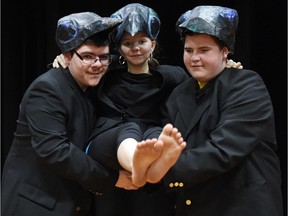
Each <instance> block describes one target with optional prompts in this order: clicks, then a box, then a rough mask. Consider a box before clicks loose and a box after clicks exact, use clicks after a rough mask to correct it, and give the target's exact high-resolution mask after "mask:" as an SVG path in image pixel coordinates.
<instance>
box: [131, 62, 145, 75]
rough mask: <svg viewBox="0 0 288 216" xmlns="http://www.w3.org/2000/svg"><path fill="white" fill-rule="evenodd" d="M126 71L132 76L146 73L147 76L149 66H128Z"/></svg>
mask: <svg viewBox="0 0 288 216" xmlns="http://www.w3.org/2000/svg"><path fill="white" fill-rule="evenodd" d="M128 71H129V73H133V74H143V73H147V74H149V73H150V72H149V66H148V64H143V65H137V66H135V65H128Z"/></svg>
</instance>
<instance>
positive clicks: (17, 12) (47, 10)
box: [1, 0, 287, 212]
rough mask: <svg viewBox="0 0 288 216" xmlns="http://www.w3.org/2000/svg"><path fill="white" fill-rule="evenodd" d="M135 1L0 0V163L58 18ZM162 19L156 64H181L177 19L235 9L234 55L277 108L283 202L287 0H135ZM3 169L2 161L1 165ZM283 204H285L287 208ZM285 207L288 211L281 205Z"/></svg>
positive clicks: (48, 58)
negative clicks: (202, 10)
mask: <svg viewBox="0 0 288 216" xmlns="http://www.w3.org/2000/svg"><path fill="white" fill-rule="evenodd" d="M132 2H134V1H127V0H126V1H120V0H114V1H112V0H105V1H104V0H85V1H80V0H62V1H55V0H49V1H48V0H41V1H18V2H15V1H9V0H6V1H5V2H3V1H2V4H1V108H2V109H1V164H2V165H3V162H4V160H5V157H6V155H7V152H8V150H9V147H10V145H11V142H12V138H13V132H14V130H15V125H16V119H17V115H18V107H19V103H20V100H21V98H22V95H23V93H24V91H25V90H26V88H27V87H28V85H29V84H30V83H31V81H32V80H33V79H35V77H36V76H38V75H40V74H41V73H43V72H44V71H45V70H46V65H47V64H48V63H50V62H52V61H53V59H54V57H55V56H56V55H58V54H59V53H60V51H59V49H58V48H57V46H56V42H55V39H54V34H55V28H56V24H57V20H58V19H59V18H60V17H62V16H65V15H68V14H70V13H75V12H82V11H93V12H96V13H97V14H99V15H101V16H109V15H110V14H111V13H113V12H114V11H116V10H117V9H119V8H120V7H122V6H124V5H125V4H127V3H132ZM138 3H142V4H145V5H147V6H149V7H152V8H154V10H155V11H156V12H157V13H158V15H159V16H160V19H161V21H162V27H161V32H160V35H159V37H158V42H159V44H160V46H161V47H162V49H163V53H162V58H161V59H159V60H160V63H167V64H173V65H182V66H183V63H182V50H181V45H180V42H179V37H178V35H177V34H176V32H175V28H174V26H175V22H176V20H177V18H178V17H179V16H180V15H181V14H182V13H183V12H185V11H187V10H188V9H192V8H193V7H195V6H197V5H204V4H205V5H207V4H210V5H221V6H227V7H232V8H235V9H236V10H237V11H238V13H239V19H240V21H239V28H238V31H237V36H236V44H235V49H236V51H235V54H234V56H233V59H234V60H235V61H240V62H241V63H242V65H244V67H245V68H249V69H252V70H255V71H257V72H258V73H259V74H260V75H261V76H262V77H263V79H264V81H265V83H266V85H267V87H268V90H269V92H270V94H271V97H272V102H273V104H274V109H275V118H276V129H277V139H278V144H279V151H278V153H279V157H280V160H281V167H282V176H283V177H282V179H283V185H282V187H283V194H284V204H285V206H286V200H287V196H286V194H287V193H286V192H287V160H286V159H287V1H286V0H274V1H269V2H267V1H257V0H254V1H253V0H252V1H251V0H241V1H236V0H226V1H225V0H214V1H212V0H211V1H204V0H202V1H201V0H194V1H192V0H190V1H188V0H175V1H173V0H165V1H164V0H162V1H160V0H159V1H156V0H154V1H152V0H151V1H138ZM1 168H2V166H1ZM285 209H286V208H285ZM285 212H287V211H286V210H285Z"/></svg>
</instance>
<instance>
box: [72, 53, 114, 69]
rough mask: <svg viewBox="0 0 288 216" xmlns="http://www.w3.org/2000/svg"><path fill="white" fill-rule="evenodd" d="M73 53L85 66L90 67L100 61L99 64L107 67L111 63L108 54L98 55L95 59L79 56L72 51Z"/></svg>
mask: <svg viewBox="0 0 288 216" xmlns="http://www.w3.org/2000/svg"><path fill="white" fill-rule="evenodd" d="M74 53H75V54H76V55H77V56H78V58H79V59H80V60H81V62H82V63H83V64H85V65H92V64H94V63H96V62H97V61H100V63H101V64H102V65H103V66H107V65H109V64H110V63H111V62H112V58H111V55H110V54H105V55H100V56H97V57H96V58H95V56H93V55H88V54H87V55H84V56H81V55H80V54H79V53H77V52H76V50H74Z"/></svg>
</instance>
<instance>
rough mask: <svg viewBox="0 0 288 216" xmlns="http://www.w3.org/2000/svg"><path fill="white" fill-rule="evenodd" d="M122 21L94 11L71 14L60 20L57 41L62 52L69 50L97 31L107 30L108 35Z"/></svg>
mask: <svg viewBox="0 0 288 216" xmlns="http://www.w3.org/2000/svg"><path fill="white" fill-rule="evenodd" d="M121 22H122V20H121V19H118V18H110V17H100V16H98V15H97V14H95V13H93V12H81V13H74V14H70V15H68V16H65V17H62V18H61V19H59V20H58V23H57V29H56V35H55V38H56V42H57V45H58V47H59V48H60V50H61V52H62V53H65V52H69V51H71V50H73V49H75V48H77V47H79V46H80V45H81V44H82V43H83V42H84V40H85V39H87V38H88V37H90V36H92V35H94V34H96V33H99V32H104V31H106V30H107V36H108V34H109V33H110V30H111V31H112V30H113V28H114V27H116V26H117V25H118V24H120V23H121Z"/></svg>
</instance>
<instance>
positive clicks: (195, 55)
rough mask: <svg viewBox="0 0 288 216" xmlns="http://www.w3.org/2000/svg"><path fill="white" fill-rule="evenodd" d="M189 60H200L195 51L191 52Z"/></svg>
mask: <svg viewBox="0 0 288 216" xmlns="http://www.w3.org/2000/svg"><path fill="white" fill-rule="evenodd" d="M191 60H192V61H199V60H200V56H199V55H198V54H196V53H193V54H191Z"/></svg>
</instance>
